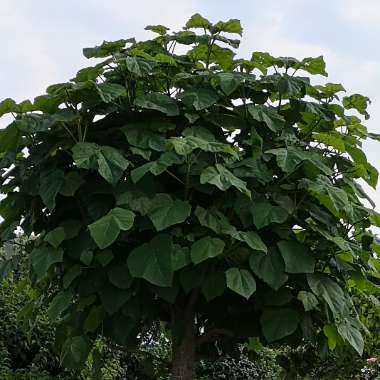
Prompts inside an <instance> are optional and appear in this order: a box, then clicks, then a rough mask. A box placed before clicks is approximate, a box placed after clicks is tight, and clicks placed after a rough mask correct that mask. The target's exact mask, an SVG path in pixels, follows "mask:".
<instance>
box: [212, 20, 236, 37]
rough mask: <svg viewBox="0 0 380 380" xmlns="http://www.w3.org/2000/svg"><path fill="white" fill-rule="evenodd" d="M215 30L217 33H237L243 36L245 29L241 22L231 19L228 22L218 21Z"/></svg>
mask: <svg viewBox="0 0 380 380" xmlns="http://www.w3.org/2000/svg"><path fill="white" fill-rule="evenodd" d="M214 28H215V29H216V30H217V31H220V32H225V33H236V34H240V35H242V33H243V28H242V26H241V24H240V20H237V19H230V20H228V21H218V22H217V23H216V24H215V25H214Z"/></svg>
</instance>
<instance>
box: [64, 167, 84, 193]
mask: <svg viewBox="0 0 380 380" xmlns="http://www.w3.org/2000/svg"><path fill="white" fill-rule="evenodd" d="M83 184H84V179H83V178H82V176H81V175H80V174H79V173H78V172H69V173H67V174H65V180H64V182H63V184H62V186H61V188H60V189H59V193H60V194H62V195H64V196H65V197H72V196H74V194H75V193H76V191H77V190H78V189H79V188H80V187H81V186H82V185H83Z"/></svg>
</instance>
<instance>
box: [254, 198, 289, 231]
mask: <svg viewBox="0 0 380 380" xmlns="http://www.w3.org/2000/svg"><path fill="white" fill-rule="evenodd" d="M251 213H252V217H253V223H254V224H255V226H256V228H258V229H260V228H263V227H266V226H269V225H270V224H272V223H283V222H285V221H286V219H287V218H288V212H287V211H286V210H285V209H283V208H282V207H280V206H273V205H272V204H271V203H270V202H269V201H261V200H260V201H255V200H254V201H253V202H252V205H251Z"/></svg>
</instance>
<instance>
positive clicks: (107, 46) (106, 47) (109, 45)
mask: <svg viewBox="0 0 380 380" xmlns="http://www.w3.org/2000/svg"><path fill="white" fill-rule="evenodd" d="M128 42H133V41H132V40H131V39H130V40H117V41H111V42H110V41H103V43H102V44H101V45H100V46H95V47H93V48H84V49H83V55H84V56H85V57H86V58H104V57H108V56H110V55H112V54H115V53H118V52H120V51H121V50H122V49H123V48H124V47H125V45H126V43H128Z"/></svg>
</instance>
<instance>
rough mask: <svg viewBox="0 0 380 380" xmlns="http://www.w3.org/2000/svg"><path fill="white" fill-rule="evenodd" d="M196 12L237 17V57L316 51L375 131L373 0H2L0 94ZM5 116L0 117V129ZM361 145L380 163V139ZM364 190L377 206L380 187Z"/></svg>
mask: <svg viewBox="0 0 380 380" xmlns="http://www.w3.org/2000/svg"><path fill="white" fill-rule="evenodd" d="M196 12H199V13H201V14H202V15H203V16H204V17H206V18H208V19H210V20H211V21H218V20H226V19H229V18H237V19H240V20H241V22H242V25H243V27H244V33H243V42H242V45H241V48H240V49H239V55H241V56H244V57H249V56H250V53H251V52H252V51H268V52H269V53H271V54H272V55H275V56H276V55H277V56H294V57H296V58H301V59H302V58H304V57H308V56H319V55H323V56H324V58H325V60H326V62H327V71H328V73H329V77H328V81H330V82H334V83H342V84H343V85H344V87H345V88H346V90H347V92H348V93H361V94H363V95H366V96H368V97H369V98H370V99H371V101H372V104H371V106H370V108H369V112H370V114H371V118H370V120H368V121H366V123H365V124H366V126H367V127H368V129H369V130H370V131H371V132H374V133H380V49H379V45H380V0H361V1H360V2H359V1H357V0H334V1H330V0H319V1H312V0H308V1H305V0H281V1H279V0H277V1H275V0H272V1H270V0H269V1H262V0H261V1H257V0H233V1H231V0H181V1H180V0H176V1H174V0H161V1H157V0H139V1H133V2H132V1H129V0H107V1H105V0H80V1H78V0H64V1H49V0H33V1H31V0H1V2H0V36H1V37H0V45H1V54H0V99H3V98H7V97H11V98H14V99H15V100H17V101H21V100H24V99H28V98H30V99H31V98H34V97H35V96H37V95H40V94H42V93H44V91H45V89H46V87H47V86H48V85H50V84H53V83H60V82H66V81H67V80H69V79H70V78H72V77H74V75H75V73H76V72H77V71H78V70H79V69H80V68H82V67H84V66H89V65H91V64H92V62H89V61H88V60H87V59H86V58H84V57H83V56H82V48H84V47H92V46H95V45H98V44H99V43H101V42H102V41H103V40H108V41H112V40H117V39H120V38H129V37H136V38H137V39H141V38H147V37H149V36H150V33H149V32H147V31H145V30H144V27H145V26H146V25H148V24H163V25H166V26H168V27H170V28H173V29H177V30H178V29H180V28H181V27H182V26H183V25H184V24H185V23H186V21H187V20H188V19H189V18H190V16H191V15H192V14H194V13H196ZM317 80H318V81H319V79H317ZM7 122H8V120H7V119H6V118H3V119H0V127H1V126H5V125H6V123H7ZM364 149H365V152H366V153H367V155H368V159H369V161H370V162H371V163H372V164H374V165H375V166H376V167H377V168H378V169H380V153H379V152H380V143H374V142H366V143H365V144H364ZM367 190H368V192H369V194H370V195H371V197H372V198H373V199H374V200H375V202H376V203H377V204H378V205H379V206H380V187H378V190H377V191H375V190H373V189H370V188H368V187H367ZM379 209H380V207H378V210H379Z"/></svg>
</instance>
